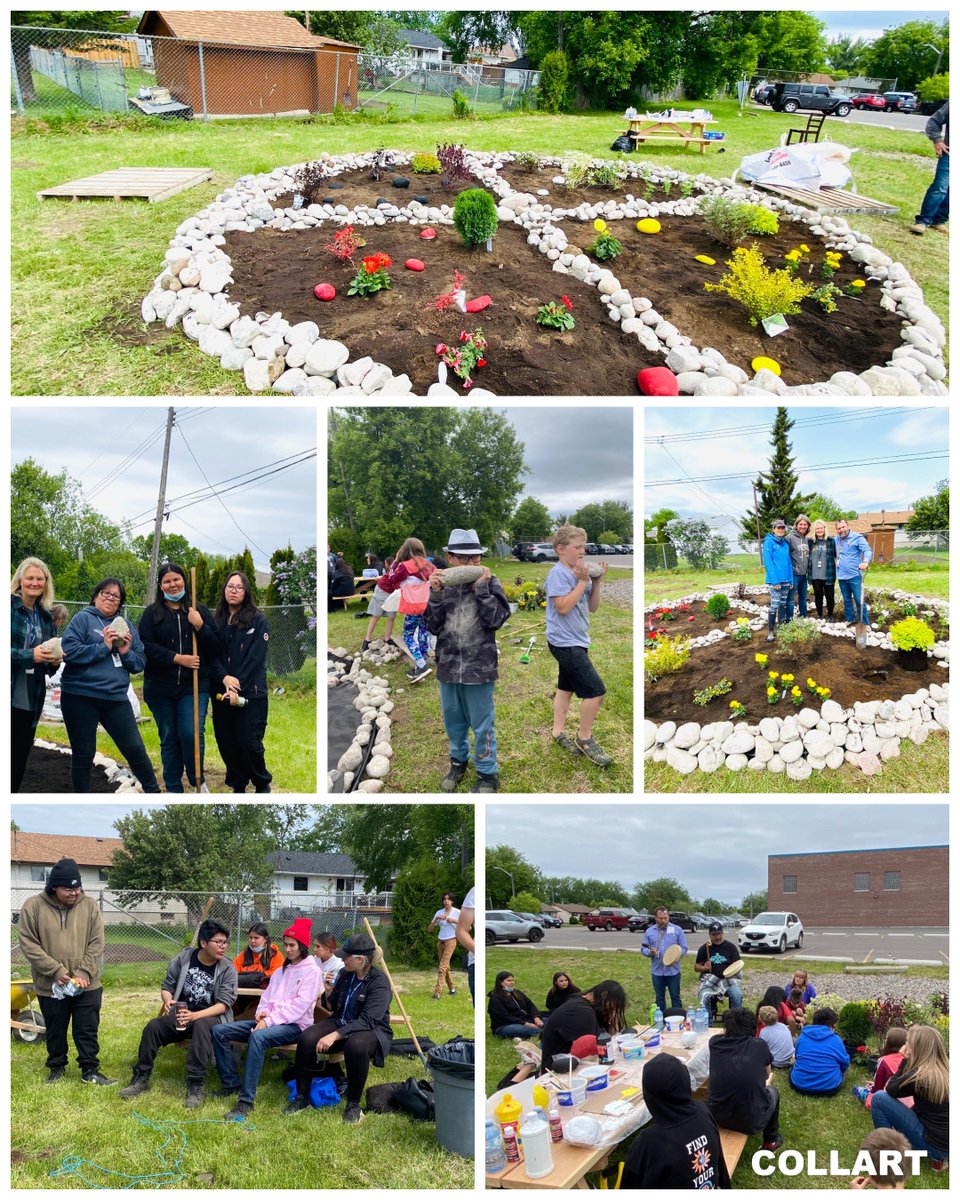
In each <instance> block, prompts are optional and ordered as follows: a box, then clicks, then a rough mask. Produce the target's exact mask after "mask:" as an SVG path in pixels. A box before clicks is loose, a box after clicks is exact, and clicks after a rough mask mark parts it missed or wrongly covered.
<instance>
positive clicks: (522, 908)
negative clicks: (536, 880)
mask: <svg viewBox="0 0 960 1200" xmlns="http://www.w3.org/2000/svg"><path fill="white" fill-rule="evenodd" d="M542 904H543V901H542V900H541V899H540V897H539V896H537V895H536V894H535V893H533V892H517V894H516V895H515V896H511V897H510V907H511V908H512V909H513V911H514V912H528V913H533V915H534V916H535V917H536V916H539V914H540V906H541V905H542Z"/></svg>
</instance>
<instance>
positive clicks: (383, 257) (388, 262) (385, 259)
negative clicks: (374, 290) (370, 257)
mask: <svg viewBox="0 0 960 1200" xmlns="http://www.w3.org/2000/svg"><path fill="white" fill-rule="evenodd" d="M376 257H377V259H378V260H379V262H380V266H381V267H383V268H387V267H390V266H392V265H393V259H392V258H391V257H390V255H389V254H378V255H377V256H376Z"/></svg>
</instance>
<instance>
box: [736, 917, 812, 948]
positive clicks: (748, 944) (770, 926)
mask: <svg viewBox="0 0 960 1200" xmlns="http://www.w3.org/2000/svg"><path fill="white" fill-rule="evenodd" d="M737 942H738V945H739V946H740V950H741V951H742V952H743V953H744V954H745V953H747V951H749V950H776V951H778V952H779V953H780V954H782V953H783V952H784V950H786V949H787V948H788V947H789V946H796V948H797V949H798V950H799V949H800V947H801V946H802V945H803V925H802V924H801V921H800V918H799V917H798V916H797V914H796V913H792V912H763V913H760V915H759V916H757V917H753V918H751V920H749V921H748V922H747V924H746V925H744V926H743V928H742V929H740V930H739V932H738V937H737Z"/></svg>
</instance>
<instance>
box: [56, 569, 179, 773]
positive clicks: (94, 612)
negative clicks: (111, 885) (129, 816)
mask: <svg viewBox="0 0 960 1200" xmlns="http://www.w3.org/2000/svg"><path fill="white" fill-rule="evenodd" d="M126 600H127V592H126V589H125V588H124V586H123V584H122V583H121V582H120V580H119V579H112V578H111V579H101V581H100V582H99V583H98V584H97V586H96V587H95V588H94V590H93V596H92V597H91V599H90V604H89V606H88V607H87V608H84V609H81V610H80V612H78V613H77V615H76V616H75V617H74V618H73V620H72V621H71V622H70V624H69V625H68V626H67V628H66V631H65V632H64V635H63V638H62V640H61V648H62V650H63V662H64V666H63V679H62V682H61V684H60V711H61V713H62V714H63V724H64V726H65V727H66V730H67V737H68V738H69V739H70V750H71V752H72V765H71V768H70V777H71V784H72V788H73V791H74V792H89V791H90V772H91V771H92V770H93V756H94V755H95V754H96V752H97V726H98V725H102V726H103V728H104V729H105V730H106V731H107V733H108V734H109V735H110V737H112V738H113V740H114V742H115V743H116V746H117V749H118V750H119V751H120V753H121V754H122V755H123V757H124V758H125V759H126V760H127V763H128V765H129V767H130V770H131V771H132V772H133V773H134V775H136V777H137V779H139V780H140V783H141V784H142V785H143V790H144V791H145V792H159V791H160V785H159V784H158V783H157V777H156V775H155V774H154V770H153V764H152V763H151V762H150V758H149V756H148V754H147V751H146V747H145V746H144V744H143V738H142V737H141V736H140V730H139V729H138V728H137V722H136V720H135V718H134V715H133V709H132V708H131V707H130V701H129V699H128V697H127V693H128V691H129V688H130V676H131V675H137V674H139V673H140V672H141V671H142V670H143V668H144V665H145V663H146V661H147V659H146V655H145V654H144V651H143V643H142V642H141V641H140V636H139V634H138V633H137V631H136V630H135V629H131V628H130V626H129V625H128V624H127V622H126V621H125V620H123V618H122V617H121V616H120V609H121V608H123V606H124V604H125V603H126Z"/></svg>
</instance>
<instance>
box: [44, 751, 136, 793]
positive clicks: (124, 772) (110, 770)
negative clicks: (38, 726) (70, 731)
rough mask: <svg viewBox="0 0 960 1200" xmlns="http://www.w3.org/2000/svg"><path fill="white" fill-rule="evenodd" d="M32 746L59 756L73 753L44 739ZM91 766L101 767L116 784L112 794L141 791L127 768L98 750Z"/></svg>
mask: <svg viewBox="0 0 960 1200" xmlns="http://www.w3.org/2000/svg"><path fill="white" fill-rule="evenodd" d="M33 744H34V745H35V746H40V747H41V749H43V750H56V751H57V752H58V753H60V754H72V753H73V751H72V750H71V749H70V747H69V746H61V745H60V743H59V742H48V741H47V740H46V739H45V738H36V739H35V740H34V743H33ZM93 765H94V766H95V767H103V769H104V771H105V773H106V776H107V778H108V779H109V780H110V782H111V783H116V785H117V786H116V787H115V788H114V794H116V795H119V794H120V793H121V792H142V791H143V787H142V786H141V784H140V781H139V780H138V779H137V777H136V775H134V773H133V772H132V771H131V770H130V768H129V767H123V766H121V765H120V763H118V762H117V761H116V759H113V758H108V757H107V756H106V755H105V754H101V753H100V751H99V750H98V751H97V752H96V754H94V756H93Z"/></svg>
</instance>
